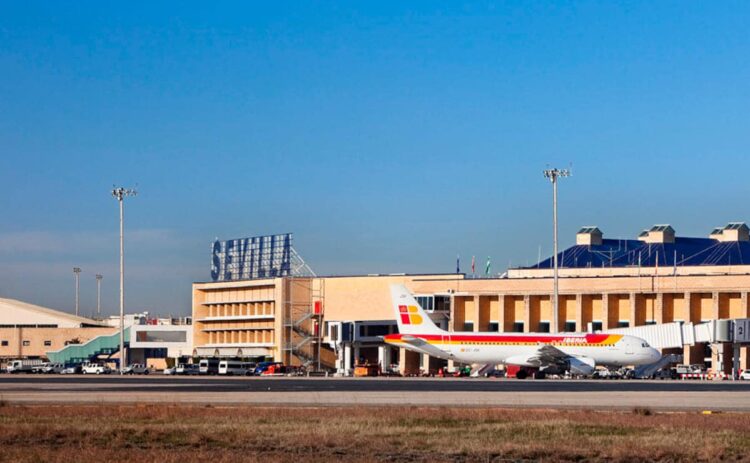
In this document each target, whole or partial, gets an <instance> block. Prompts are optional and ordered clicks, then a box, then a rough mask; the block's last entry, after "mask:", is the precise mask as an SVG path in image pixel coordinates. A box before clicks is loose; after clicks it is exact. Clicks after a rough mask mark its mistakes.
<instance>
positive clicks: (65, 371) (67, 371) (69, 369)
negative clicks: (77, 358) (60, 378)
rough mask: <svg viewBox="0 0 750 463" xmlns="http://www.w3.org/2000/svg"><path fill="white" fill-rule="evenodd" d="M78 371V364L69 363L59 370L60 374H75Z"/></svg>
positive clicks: (79, 371)
mask: <svg viewBox="0 0 750 463" xmlns="http://www.w3.org/2000/svg"><path fill="white" fill-rule="evenodd" d="M79 373H81V366H80V365H71V366H68V367H65V368H63V369H62V371H60V374H61V375H77V374H79Z"/></svg>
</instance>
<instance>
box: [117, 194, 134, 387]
mask: <svg viewBox="0 0 750 463" xmlns="http://www.w3.org/2000/svg"><path fill="white" fill-rule="evenodd" d="M136 194H137V192H136V191H135V190H131V189H126V188H122V187H115V188H114V189H113V190H112V196H114V197H115V199H117V201H118V202H119V203H120V374H122V370H123V368H125V366H126V364H127V356H126V354H125V246H124V241H125V240H124V223H125V220H124V214H123V199H125V197H126V196H135V195H136Z"/></svg>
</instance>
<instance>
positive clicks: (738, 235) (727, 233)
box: [709, 222, 750, 241]
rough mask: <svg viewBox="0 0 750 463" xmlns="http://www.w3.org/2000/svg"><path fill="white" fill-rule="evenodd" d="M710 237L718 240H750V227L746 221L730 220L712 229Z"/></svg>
mask: <svg viewBox="0 0 750 463" xmlns="http://www.w3.org/2000/svg"><path fill="white" fill-rule="evenodd" d="M709 237H710V238H712V239H715V240H718V241H750V228H748V226H747V225H746V224H745V222H729V223H728V224H727V225H726V226H725V227H717V228H714V229H713V230H712V231H711V235H709Z"/></svg>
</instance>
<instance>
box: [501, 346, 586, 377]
mask: <svg viewBox="0 0 750 463" xmlns="http://www.w3.org/2000/svg"><path fill="white" fill-rule="evenodd" d="M506 362H507V363H510V364H512V365H522V366H530V367H540V368H541V367H550V366H555V367H558V368H562V369H569V370H570V371H571V372H573V373H575V374H581V375H590V374H591V373H593V372H594V369H595V368H596V362H594V359H592V358H589V357H584V356H574V355H570V354H566V353H565V352H563V351H561V350H560V349H558V348H557V347H555V346H551V345H549V344H540V345H539V348H538V349H537V350H536V351H534V352H533V353H531V354H529V355H516V356H514V357H510V358H508V359H507V360H506Z"/></svg>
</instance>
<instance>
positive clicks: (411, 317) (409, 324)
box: [391, 285, 444, 334]
mask: <svg viewBox="0 0 750 463" xmlns="http://www.w3.org/2000/svg"><path fill="white" fill-rule="evenodd" d="M391 298H392V301H393V309H394V311H395V312H396V322H397V323H398V332H399V333H400V334H443V333H444V331H443V330H441V329H440V328H438V327H437V326H436V325H435V323H433V322H432V320H431V319H430V317H429V315H427V313H426V312H425V311H424V310H422V307H420V306H419V303H417V301H416V299H414V296H412V294H411V293H410V292H409V290H408V289H406V287H405V286H404V285H391Z"/></svg>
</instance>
